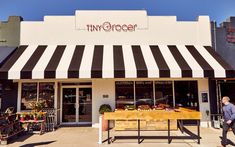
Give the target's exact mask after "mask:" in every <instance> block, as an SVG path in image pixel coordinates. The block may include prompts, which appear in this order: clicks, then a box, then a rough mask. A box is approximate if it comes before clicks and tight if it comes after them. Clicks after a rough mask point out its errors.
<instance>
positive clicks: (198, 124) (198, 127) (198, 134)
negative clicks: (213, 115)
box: [197, 120, 200, 144]
mask: <svg viewBox="0 0 235 147" xmlns="http://www.w3.org/2000/svg"><path fill="white" fill-rule="evenodd" d="M197 137H198V140H197V143H198V144H200V120H197Z"/></svg>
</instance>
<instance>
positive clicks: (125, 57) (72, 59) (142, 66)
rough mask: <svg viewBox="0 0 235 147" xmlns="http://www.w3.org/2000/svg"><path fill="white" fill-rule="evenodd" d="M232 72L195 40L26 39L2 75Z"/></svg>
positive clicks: (213, 75)
mask: <svg viewBox="0 0 235 147" xmlns="http://www.w3.org/2000/svg"><path fill="white" fill-rule="evenodd" d="M161 77H164V78H167V77H169V78H181V77H193V78H203V77H210V78H228V77H235V75H234V70H233V69H232V68H231V66H229V65H228V64H227V63H226V62H225V61H224V60H223V59H222V58H221V57H220V56H219V55H218V54H217V53H216V52H215V51H214V50H213V49H212V48H211V47H209V46H196V45H195V46H193V45H39V46H38V45H29V46H28V45H21V46H19V47H18V49H17V50H16V51H15V52H14V54H13V55H12V56H11V57H10V58H9V59H8V61H7V62H6V63H5V64H4V65H3V66H2V67H1V69H0V78H1V79H48V78H50V79H51V78H52V79H53V78H56V79H66V78H161Z"/></svg>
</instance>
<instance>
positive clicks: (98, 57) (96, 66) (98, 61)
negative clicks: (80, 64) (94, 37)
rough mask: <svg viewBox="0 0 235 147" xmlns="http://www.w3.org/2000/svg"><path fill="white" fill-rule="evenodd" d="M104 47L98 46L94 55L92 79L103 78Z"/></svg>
mask: <svg viewBox="0 0 235 147" xmlns="http://www.w3.org/2000/svg"><path fill="white" fill-rule="evenodd" d="M103 48H104V46H103V45H96V46H95V50H94V55H93V61H92V67H91V78H102V65H103Z"/></svg>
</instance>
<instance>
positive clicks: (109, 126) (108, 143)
mask: <svg viewBox="0 0 235 147" xmlns="http://www.w3.org/2000/svg"><path fill="white" fill-rule="evenodd" d="M109 123H110V120H108V144H110V132H109V130H110V124H109Z"/></svg>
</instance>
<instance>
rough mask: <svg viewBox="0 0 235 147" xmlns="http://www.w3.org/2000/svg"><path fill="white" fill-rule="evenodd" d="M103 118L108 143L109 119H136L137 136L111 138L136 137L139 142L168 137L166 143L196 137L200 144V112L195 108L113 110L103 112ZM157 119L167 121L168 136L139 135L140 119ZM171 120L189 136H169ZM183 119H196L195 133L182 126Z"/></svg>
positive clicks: (126, 137) (115, 137) (125, 137)
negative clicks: (175, 121) (105, 124)
mask: <svg viewBox="0 0 235 147" xmlns="http://www.w3.org/2000/svg"><path fill="white" fill-rule="evenodd" d="M104 119H105V120H108V139H107V141H108V144H110V142H111V141H110V140H111V138H110V121H117V120H136V121H137V126H138V127H137V132H138V135H137V136H129V137H128V136H114V138H113V140H116V139H133V138H134V139H138V143H141V142H142V141H143V139H168V143H170V142H171V140H172V139H197V140H198V144H200V139H201V137H200V119H201V113H200V112H198V111H195V110H190V109H186V108H179V109H174V110H169V111H167V110H148V111H137V110H133V111H115V112H105V113H104ZM143 120H145V121H150V120H151V121H157V120H166V121H167V127H168V128H167V131H168V136H167V137H166V136H141V135H140V130H141V127H140V125H141V124H140V122H141V121H143ZM171 120H177V122H178V127H179V129H180V130H181V132H182V133H183V132H185V133H187V134H188V135H189V136H170V131H171V129H170V126H171V124H170V123H171ZM183 120H196V121H197V135H196V134H194V133H192V132H191V131H189V130H187V129H186V128H184V126H183V124H182V121H183Z"/></svg>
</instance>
